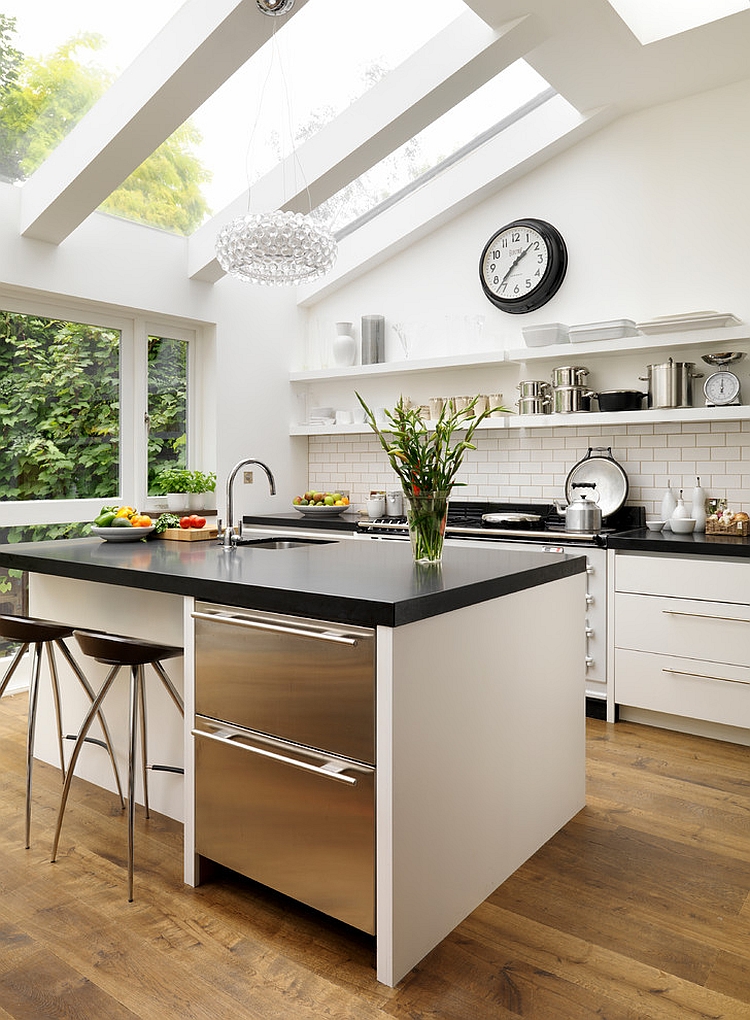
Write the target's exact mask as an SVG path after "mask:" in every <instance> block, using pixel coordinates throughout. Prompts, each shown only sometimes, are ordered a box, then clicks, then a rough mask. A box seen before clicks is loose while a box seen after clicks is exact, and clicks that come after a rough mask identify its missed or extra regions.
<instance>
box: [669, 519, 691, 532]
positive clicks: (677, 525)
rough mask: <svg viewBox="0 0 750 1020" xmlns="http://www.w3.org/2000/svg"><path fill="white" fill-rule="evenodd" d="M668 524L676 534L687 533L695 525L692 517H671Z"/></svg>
mask: <svg viewBox="0 0 750 1020" xmlns="http://www.w3.org/2000/svg"><path fill="white" fill-rule="evenodd" d="M669 526H670V527H671V529H672V531H674V532H675V534H677V535H689V534H690V532H691V531H692V530H693V528H694V527H695V518H694V517H671V518H670V520H669Z"/></svg>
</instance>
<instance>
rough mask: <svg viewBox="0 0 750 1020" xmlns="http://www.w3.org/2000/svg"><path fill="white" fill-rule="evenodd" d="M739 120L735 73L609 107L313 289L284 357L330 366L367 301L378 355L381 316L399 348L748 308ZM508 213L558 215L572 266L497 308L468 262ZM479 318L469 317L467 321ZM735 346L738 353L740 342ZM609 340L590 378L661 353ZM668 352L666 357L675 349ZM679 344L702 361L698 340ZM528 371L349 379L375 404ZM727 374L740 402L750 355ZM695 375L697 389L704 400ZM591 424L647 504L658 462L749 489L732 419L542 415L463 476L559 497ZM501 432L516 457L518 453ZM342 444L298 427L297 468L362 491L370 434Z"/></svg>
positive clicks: (486, 343) (626, 369)
mask: <svg viewBox="0 0 750 1020" xmlns="http://www.w3.org/2000/svg"><path fill="white" fill-rule="evenodd" d="M749 120H750V80H746V81H742V82H739V83H737V84H735V85H732V86H729V87H726V88H722V89H719V90H716V91H714V92H709V93H705V94H701V95H697V96H694V97H691V98H689V99H685V100H681V101H679V102H676V103H670V104H668V105H665V106H661V107H656V108H653V109H650V110H646V111H644V112H640V113H638V114H634V115H632V116H628V117H625V118H622V119H621V120H619V121H617V122H615V123H614V124H612V125H610V126H608V127H606V128H604V129H603V130H602V131H600V132H599V133H598V134H597V135H594V136H593V137H590V138H588V139H586V140H584V141H582V142H581V143H579V144H578V145H577V146H576V147H575V148H572V149H570V150H568V151H567V152H564V153H563V154H561V155H559V156H558V157H556V158H555V159H553V160H551V161H550V162H548V163H546V164H545V165H543V166H542V167H540V168H538V169H537V170H535V171H533V172H532V173H530V174H528V175H527V176H526V177H525V178H523V179H521V180H519V181H517V182H515V183H514V184H512V185H510V186H509V187H507V188H506V189H504V190H503V191H501V192H499V193H498V194H496V195H494V196H493V197H492V198H491V199H489V200H487V201H485V202H483V203H482V204H481V205H478V206H477V207H475V208H474V209H472V210H470V211H469V212H467V213H465V214H464V215H463V216H461V217H460V218H459V219H457V220H455V221H453V222H452V223H450V224H449V225H447V226H445V227H443V228H441V229H439V230H437V231H435V232H434V233H433V234H431V235H430V236H429V237H427V238H425V239H423V240H421V241H420V242H418V243H417V244H415V245H413V246H412V247H411V248H410V249H409V250H408V251H405V252H403V253H401V254H399V255H397V256H395V257H394V258H392V259H391V260H390V261H388V262H386V263H384V264H383V265H381V266H379V267H378V268H376V269H374V270H372V271H371V272H370V273H368V274H367V275H366V276H364V277H362V278H360V279H358V280H356V281H355V282H353V283H351V284H350V285H348V286H346V287H344V288H342V289H341V290H339V291H337V292H336V293H334V294H332V295H330V296H328V297H326V298H324V299H322V300H321V301H320V302H318V303H317V304H316V305H315V306H314V307H313V308H311V309H309V310H308V329H307V338H306V344H305V346H304V347H301V348H300V350H299V351H298V354H297V358H298V367H303V364H306V366H307V367H310V368H314V367H325V366H326V365H327V364H330V351H329V349H328V348H327V345H328V343H329V341H330V338H331V337H332V335H333V332H334V330H333V323H334V322H335V321H337V320H340V319H346V320H353V321H354V322H358V321H359V317H360V316H361V315H362V314H368V313H373V312H377V313H380V314H383V315H384V316H385V317H386V320H387V322H388V327H389V328H388V329H387V351H386V357H387V360H399V359H401V358H403V350H402V348H401V345H400V344H399V341H398V337H397V336H396V334H395V332H394V329H393V325H394V324H395V323H398V324H400V325H401V326H402V328H404V329H406V330H407V332H409V333H410V336H411V338H412V345H411V350H410V357H412V358H414V357H429V356H430V355H433V354H434V355H442V354H447V353H461V352H468V351H470V350H492V349H502V348H518V347H522V346H523V339H522V334H521V326H522V325H525V324H528V323H534V322H551V321H560V322H564V323H566V324H568V325H574V324H577V323H586V322H595V321H600V320H605V319H611V318H631V319H634V320H636V321H640V320H644V319H649V318H652V317H655V316H659V315H667V314H672V313H678V312H689V311H696V310H703V309H716V310H718V311H731V312H734V313H735V314H736V315H737V316H738V317H739V318H740V319H742V320H743V321H748V322H750V288H748V285H747V277H748V268H749V266H748V256H747V251H748V237H749V236H750V197H749V191H748V188H747V183H746V176H747V165H748V161H749V159H750V140H749V139H750V133H749V132H748V126H749V125H748V121H749ZM523 216H536V217H541V218H543V219H547V220H549V221H551V222H552V223H554V224H555V225H556V226H557V227H558V228H559V229H560V230H561V232H562V234H563V236H564V237H565V239H566V242H567V245H568V249H569V255H570V264H569V269H568V274H567V277H566V279H565V282H564V283H563V286H562V288H561V289H560V291H559V292H558V294H557V295H556V296H555V297H554V298H553V299H552V300H551V301H550V302H549V303H548V304H547V305H545V306H544V307H542V308H541V309H539V310H537V311H536V312H532V313H529V314H527V315H523V316H511V315H507V314H505V313H503V312H501V311H499V310H498V309H495V308H494V306H492V305H491V304H490V303H489V302H488V301H487V300H486V299H485V297H484V295H483V293H482V291H481V288H480V285H479V278H478V262H479V256H480V253H481V251H482V248H483V246H484V244H485V243H486V241H487V240H488V238H489V237H490V236H491V235H492V233H493V232H494V231H495V230H497V229H498V228H499V227H501V226H502V225H503V224H505V223H507V222H509V221H511V220H513V219H516V218H518V217H523ZM477 317H483V320H484V328H483V331H482V334H481V335H479V336H478V334H477V330H476V319H477ZM654 342H656V338H654ZM736 347H737V349H741V350H745V351H746V352H747V350H748V344H747V343H743V344H738V345H736ZM718 349H721V348H718ZM612 353H613V358H612V361H611V363H606V362H605V363H604V364H602V361H599V363H598V366H597V369H596V370H597V372H598V374H599V378H598V379H596V380H594V381H595V383H596V385H598V386H600V388H615V387H617V386H625V387H627V388H643V387H644V386H645V384H644V383H640V382H639V379H638V376H639V375H645V371H644V370H645V367H646V365H647V364H649V363H652V362H654V361H656V362H660V361H664V360H666V356H665V355H660V354H659V353H658V351H656V350H655V351H654V354H653V355H651V354H650V353H649V352H646V353H645V354H644V355H643V356H642V357H630V358H616V357H614V355H615V354H616V345H615V344H613V350H612ZM674 356H675V358H676V359H678V360H679V359H680V354H679V353H675V355H674ZM684 357H685V360H696V359H697V361H698V366H699V367H700V368H701V369H703V368H706V366H704V365H703V364H702V362H700V358H699V356H698V354H697V353H696V352H695V351H693V352H692V353H688V354H686V355H685V356H684ZM566 359H567V360H566ZM558 363H559V364H569V363H573V364H580V363H581V362H580V360H578V359H577V358H576V357H575V347H572V346H571V347H570V348H561V356H560V360H559V362H558ZM584 363H585V362H584ZM592 367H593V366H592ZM539 372H540V368H539V366H533V365H532V364H529V365H528V370H527V367H526V366H521V368H520V369H518V368H516V369H508V368H505V369H502V370H499V369H496V368H493V369H491V370H487V371H483V372H482V371H480V370H473V371H472V372H467V371H463V372H448V373H440V374H435V373H432V374H429V375H428V374H427V373H424V374H416V375H410V376H408V377H406V378H402V379H398V378H395V377H391V378H385V379H381V380H378V381H377V382H368V381H367V380H362V383H361V390H362V392H363V395H364V396H365V398H366V399H368V400H369V401H371V402H372V403H374V404H389V403H392V402H393V400H395V399H396V398H397V396H398V395H399V393H401V392H404V393H406V394H408V395H409V396H411V397H412V399H414V400H415V401H416V402H419V403H421V402H423V401H424V400H425V399H426V398H427V397H428V396H431V395H445V394H451V393H453V394H456V393H459V394H460V393H466V392H469V393H471V392H498V391H501V392H504V394H505V402H506V404H509V403H511V404H512V403H513V402H514V401H515V399H516V395H517V394H516V390H515V382H516V381H517V379H518V378H527V379H528V378H540V377H541V376H540V375H539ZM514 373H515V374H514ZM738 374H739V375H740V377H741V379H742V382H743V389H744V399H745V400H746V401H747V400H750V358H746V359H745V361H743V362H741V363H740V365H739V369H738ZM700 385H701V384H700V381H698V382H697V386H696V391H697V392H696V396H695V398H694V402H696V403H702V393H701V390H700ZM470 387H473V389H472V388H470ZM352 391H353V387H352V386H351V385H349V384H345V383H338V384H333V383H326V384H320V385H319V386H316V387H315V389H314V390H313V391H311V393H310V394H309V397H310V400H311V401H314V402H315V403H322V404H330V403H332V404H333V405H334V406H338V407H351V406H354V396H353V392H352ZM574 432H575V433H576V434H575V435H574V434H573V433H574ZM581 432H585V433H587V434H584V435H579V434H578V433H581ZM728 434H729V436H730V441H728V440H727V435H728ZM589 438H591V440H592V445H601V444H604V445H610V443H611V444H612V445H613V448H614V449H613V452H614V454H615V456H618V459H622V460H623V461H624V462H627V466H628V467H629V469H630V470H631V471H632V475H633V477H632V479H631V480H632V481H633V482H634V485H633V490H632V493H631V501H633V502H635V501H636V500H637V501H638V502H645V503H646V505H647V506H648V508H649V509H654V510H655V509H656V502H657V498H658V495H659V492H660V489H661V486H662V483H663V482H664V481H666V477H664V476H666V475H669V476H670V477H671V480H672V483H673V485H677V486H679V485H684V487H685V488H688V489H692V486H693V484H694V481H695V479H694V474H695V473H696V469H698V473H700V474H701V475H702V480H703V483H704V485H707V486H709V487H710V488H711V489H712V490H713V491H712V493H711V494H712V495H725V494H727V495H730V498H732V500H733V502H734V503H737V502H741V503H744V504H746V505H747V504H750V446H749V443H750V432H749V431H748V430H747V429H744V428H740V426H739V425H737V426H736V428H735V427H734V425H732V426H731V427H730V426H723V427H719V426H687V425H683V426H670V427H661V426H653V427H650V428H645V427H644V426H633V427H632V428H627V427H621V428H617V429H609V430H603V429H601V428H597V427H593V428H592V429H591V430H581V429H578V430H564V429H554V430H544V431H543V432H542V431H540V432H538V433H529V434H528V436H526V437H518V436H515V437H514V438H513V440H512V441H511V443H510V445H509V443H508V441H506V440H505V439H497V438H486V439H485V438H484V437H481V438H480V439H479V450H478V455H479V457H480V458H481V459H482V460H483V461H484V463H485V464H488V465H489V466H488V467H487V468H486V469H485V471H484V475H485V478H484V479H482V478H481V477H480V476H481V474H482V472H479V471H474V476H475V478H474V481H475V484H474V487H473V489H468V490H466V491H467V493H471V494H477V495H483V494H485V491H483V484H484V482H486V484H487V486H489V488H488V489H487V490H486V494H487V495H500V494H501V495H505V494H508V495H513V494H518V495H526V496H528V497H531V498H548V497H549V495H550V494H554V495H557V496H560V491H559V480H560V477H561V476H562V477H563V480H564V474H565V472H564V468H565V467H570V466H572V464H573V463H575V461H576V460H577V459H578V454H579V452H580V450H581V449H583V452H585V448H586V446H587V445H588V443H587V440H588V439H589ZM513 444H515V448H516V449H518V450H520V452H521V461H522V462H523V461H526V462H527V463H529V462H530V463H531V468H530V469H527V468H526V464H524V463H521V464H520V467H517V466H516V465H518V464H519V458H518V457H516V456H514V455H513V452H512V451H513ZM356 447H357V443H356V442H353V441H348V440H346V439H344V438H343V437H342V438H341V439H338V438H336V437H333V438H331V439H328V440H326V439H323V438H316V439H315V440H312V441H311V466H310V468H311V478H310V481H311V483H313V482H316V483H321V482H322V483H324V482H325V480H326V479H325V478H324V477H322V476H324V475H328V476H329V477H331V476H333V477H334V478H336V479H340V480H347V481H348V480H350V479H352V478H353V479H354V485H353V488H354V490H355V491H356V490H358V489H359V491H360V493H361V492H364V491H367V490H368V489H369V487H370V484H369V482H370V478H369V477H367V476H365V477H362V474H363V473H362V472H361V471H359V473H358V470H359V469H358V463H357V462H358V461H359V460H360V458H361V457H362V455H363V454H365V455H366V457H369V455H370V453H371V454H372V456H373V457H375V458H380V459H379V460H378V459H376V461H375V462H373V461H371V460H370V461H369V464H370V468H371V472H370V475H371V479H372V482H373V484H382V479H383V478H384V477H387V471H388V468H387V465H386V464H385V462H384V460H383V459H382V455H380V454H378V452H377V449H376V448H375V447H372V448H370V447H368V446H367V443H365V447H364V448H360V449H357V448H356ZM634 448H635V449H637V451H639V452H637V453H633V450H634ZM660 448H661V453H657V454H654V452H653V451H654V449H656V450H659V449H660ZM368 450H369V453H368ZM531 450H535V451H537V452H535V453H533V454H532V453H530V452H529V451H531ZM552 451H554V452H552ZM561 451H562V453H561ZM547 453H548V454H549V455H548V456H545V454H547ZM561 459H562V461H563V463H562V464H560V460H561ZM366 462H368V461H367V460H366ZM540 471H541V472H542V473H541V474H540ZM743 471H744V474H743ZM383 472H386V474H385V475H384V474H383ZM545 472H547V473H545ZM553 490H554V491H553ZM650 501H653V503H654V505H653V507H652V506H650V505H649V503H650Z"/></svg>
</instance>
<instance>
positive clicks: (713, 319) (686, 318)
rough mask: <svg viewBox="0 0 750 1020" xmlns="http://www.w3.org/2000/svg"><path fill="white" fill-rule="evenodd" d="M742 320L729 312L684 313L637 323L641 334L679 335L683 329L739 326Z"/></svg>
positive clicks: (661, 316)
mask: <svg viewBox="0 0 750 1020" xmlns="http://www.w3.org/2000/svg"><path fill="white" fill-rule="evenodd" d="M741 321H742V320H741V319H738V318H737V316H736V315H732V313H731V312H685V313H684V314H683V315H660V316H659V317H658V318H656V319H649V320H648V321H647V322H639V323H638V329H639V330H640V331H641V333H679V332H681V331H682V330H683V329H721V328H722V327H723V326H739V325H740V322H741Z"/></svg>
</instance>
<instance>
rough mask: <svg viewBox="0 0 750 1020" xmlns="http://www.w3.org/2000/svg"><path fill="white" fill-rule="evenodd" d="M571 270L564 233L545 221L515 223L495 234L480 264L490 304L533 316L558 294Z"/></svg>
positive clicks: (508, 310) (480, 276)
mask: <svg viewBox="0 0 750 1020" xmlns="http://www.w3.org/2000/svg"><path fill="white" fill-rule="evenodd" d="M567 268H568V250H567V248H566V247H565V241H564V240H563V238H562V235H561V234H560V232H559V231H558V230H557V229H556V228H555V227H553V226H552V224H551V223H546V222H545V221H544V220H536V219H525V220H515V221H514V222H513V223H509V224H507V226H505V227H503V228H502V229H501V230H499V231H498V232H497V233H496V234H494V235H493V236H492V237H491V238H490V239H489V241H488V242H487V244H486V245H485V246H484V250H483V252H482V257H481V259H480V260H479V279H480V280H481V283H482V289H483V290H484V293H485V294H486V295H487V297H488V298H489V300H490V301H491V302H492V303H493V305H496V306H497V307H498V308H501V309H502V310H503V311H504V312H511V313H519V312H531V311H533V310H534V309H535V308H540V307H541V306H542V305H543V304H545V303H546V302H547V301H549V299H550V298H551V297H552V296H553V295H554V294H556V293H557V290H558V288H559V287H560V284H561V283H562V282H563V278H564V277H565V272H566V270H567Z"/></svg>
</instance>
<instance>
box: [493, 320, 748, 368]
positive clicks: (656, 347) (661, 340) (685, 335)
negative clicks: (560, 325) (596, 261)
mask: <svg viewBox="0 0 750 1020" xmlns="http://www.w3.org/2000/svg"><path fill="white" fill-rule="evenodd" d="M746 340H750V328H749V327H748V326H747V325H739V326H726V327H725V328H723V329H687V330H685V331H684V332H681V333H639V334H638V336H627V337H621V338H620V339H619V340H596V341H590V342H588V343H576V344H573V343H568V344H551V345H550V346H549V347H519V348H515V349H514V350H509V351H506V360H507V361H511V362H515V363H518V362H524V361H538V360H540V359H544V360H545V361H551V360H553V359H554V360H555V361H560V360H562V359H570V358H572V359H573V360H574V361H575V362H578V360H579V359H580V358H583V357H590V356H591V355H597V354H605V355H606V354H609V355H617V354H630V353H632V352H634V351H635V352H637V351H662V350H668V349H669V348H670V347H672V348H674V347H703V346H705V345H706V344H715V345H716V347H717V349H718V348H719V344H721V345H722V347H723V348H724V349H725V350H731V348H727V347H726V345H727V344H733V343H738V342H740V341H746Z"/></svg>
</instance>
